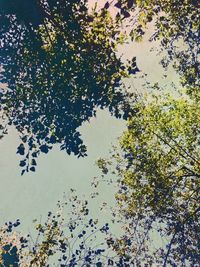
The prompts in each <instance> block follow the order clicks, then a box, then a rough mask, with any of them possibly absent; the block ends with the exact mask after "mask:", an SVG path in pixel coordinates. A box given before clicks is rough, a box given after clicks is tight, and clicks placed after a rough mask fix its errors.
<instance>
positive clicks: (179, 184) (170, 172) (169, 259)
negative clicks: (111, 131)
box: [100, 96, 200, 266]
mask: <svg viewBox="0 0 200 267" xmlns="http://www.w3.org/2000/svg"><path fill="white" fill-rule="evenodd" d="M199 104H200V102H199V101H198V102H197V100H191V99H188V98H187V97H184V96H182V97H181V98H180V99H174V98H172V97H169V96H168V97H166V98H165V99H164V100H162V101H161V99H160V98H158V97H154V98H153V100H151V101H150V100H148V101H147V102H142V101H140V102H138V105H137V108H138V113H137V116H134V117H133V118H131V119H130V120H129V121H128V129H127V131H125V132H124V134H123V136H122V137H121V139H120V150H116V151H115V153H114V155H112V158H115V161H114V162H112V161H108V162H106V161H103V162H102V160H100V167H101V168H102V169H103V170H105V169H106V170H107V172H108V170H109V168H111V170H113V168H114V169H115V173H116V174H117V175H118V193H117V194H116V200H117V203H118V211H117V212H115V214H117V213H118V214H120V215H121V220H122V221H123V223H124V225H125V227H124V228H125V234H124V236H123V237H122V238H121V239H113V248H114V249H115V250H116V251H117V252H118V253H119V255H123V256H124V257H127V259H128V260H129V261H130V262H131V263H132V264H136V266H140V265H141V264H142V263H146V264H149V265H150V266H151V265H152V264H158V266H168V265H171V266H198V262H199V259H200V254H199V242H200V235H199V232H200V223H199V222H200V220H199V219H200V209H199V200H200V184H199V177H200V158H199V152H200V146H199V141H200V140H199V124H200V121H199V107H200V106H199ZM104 173H105V172H104ZM118 220H119V219H118ZM156 239H157V241H156ZM162 239H163V240H164V241H163V240H162ZM158 240H162V241H163V242H164V243H162V244H159V245H157V246H158V247H157V248H154V247H153V244H154V243H156V242H157V243H159V241H158ZM160 242H161V241H160ZM137 264H139V265H137ZM153 266H154V265H153Z"/></svg>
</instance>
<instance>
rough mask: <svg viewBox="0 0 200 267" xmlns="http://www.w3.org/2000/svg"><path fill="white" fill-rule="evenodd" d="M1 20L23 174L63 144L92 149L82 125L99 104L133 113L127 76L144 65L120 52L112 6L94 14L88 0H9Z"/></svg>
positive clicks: (10, 117) (8, 113)
mask: <svg viewBox="0 0 200 267" xmlns="http://www.w3.org/2000/svg"><path fill="white" fill-rule="evenodd" d="M0 20H1V28H0V33H1V36H2V40H1V44H0V60H1V64H2V67H3V71H2V75H1V76H2V77H1V81H2V82H6V83H7V84H8V88H9V89H8V90H5V91H2V92H1V94H0V97H1V110H2V112H3V113H4V116H5V118H7V121H6V123H7V124H12V125H14V126H15V127H16V129H17V130H18V132H19V133H20V137H21V140H22V143H21V144H20V145H19V147H18V149H17V153H19V154H20V155H22V156H24V158H23V159H22V160H21V162H20V166H21V167H23V170H22V174H23V173H24V172H25V171H29V170H31V171H35V166H36V158H37V156H38V155H39V154H40V152H43V153H48V151H49V150H50V149H51V148H52V145H53V144H55V143H59V144H60V147H61V149H62V150H66V152H67V153H68V154H70V153H71V152H72V153H74V154H75V155H77V156H85V155H86V147H85V145H84V144H83V141H82V140H81V137H80V133H79V132H78V130H77V128H78V127H80V126H81V124H82V123H83V122H84V121H86V120H89V119H90V117H92V116H95V114H96V109H97V107H100V108H106V107H107V108H109V110H110V112H111V113H112V114H114V115H115V116H116V117H118V118H119V117H123V118H127V117H128V114H129V112H130V104H129V103H128V102H129V101H128V100H127V99H126V98H127V94H126V92H124V90H122V89H121V88H120V86H122V82H121V79H122V78H123V77H127V76H128V74H129V72H130V71H131V70H134V72H137V71H138V69H137V67H136V62H135V61H133V62H132V63H131V62H130V64H128V63H127V64H125V63H123V62H122V60H121V59H120V58H118V57H117V55H116V48H117V44H118V42H119V41H120V30H119V25H118V24H117V23H115V22H114V21H113V19H112V18H111V17H110V15H109V12H108V11H107V10H106V9H105V8H104V9H102V10H101V11H100V12H99V13H98V12H97V11H96V10H95V9H94V10H93V12H92V13H88V8H87V2H86V1H85V0H76V1H62V0H60V1H54V0H49V1H35V0H32V1H28V3H27V1H23V0H18V1H15V2H14V3H13V1H1V13H0ZM2 129H3V130H4V131H5V129H6V126H3V127H2Z"/></svg>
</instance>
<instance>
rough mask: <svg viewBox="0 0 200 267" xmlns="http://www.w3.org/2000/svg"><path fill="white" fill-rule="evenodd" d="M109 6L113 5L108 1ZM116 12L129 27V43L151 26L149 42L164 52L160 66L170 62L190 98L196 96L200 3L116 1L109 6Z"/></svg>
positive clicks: (156, 0)
mask: <svg viewBox="0 0 200 267" xmlns="http://www.w3.org/2000/svg"><path fill="white" fill-rule="evenodd" d="M111 2H113V1H111ZM112 5H114V6H115V7H116V8H117V9H118V13H117V19H118V20H119V21H125V22H126V23H127V21H128V23H127V24H128V25H130V26H131V30H130V31H129V33H130V37H131V38H132V40H135V41H140V40H142V37H143V35H144V34H145V32H146V31H147V29H148V26H149V24H150V23H151V24H153V25H154V33H153V35H152V37H151V39H150V40H153V39H159V40H160V41H161V45H162V48H161V50H163V51H164V52H166V51H167V53H168V56H164V58H163V60H162V64H163V66H164V67H166V66H167V65H168V64H169V63H170V62H172V63H173V66H174V67H175V69H176V70H177V71H178V72H179V73H180V74H181V77H182V79H181V81H182V84H183V85H184V86H186V87H187V89H188V93H189V94H190V95H194V96H195V95H196V92H197V96H198V91H199V82H200V76H199V57H198V55H199V49H200V43H199V40H200V38H199V37H200V36H199V28H200V20H199V13H200V3H199V1H196V0H189V1H188V0H181V1H176V0H169V1H164V0H155V1H154V0H153V1H149V0H137V1H134V0H119V1H114V2H113V4H112Z"/></svg>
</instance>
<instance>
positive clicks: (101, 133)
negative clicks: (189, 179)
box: [0, 30, 178, 232]
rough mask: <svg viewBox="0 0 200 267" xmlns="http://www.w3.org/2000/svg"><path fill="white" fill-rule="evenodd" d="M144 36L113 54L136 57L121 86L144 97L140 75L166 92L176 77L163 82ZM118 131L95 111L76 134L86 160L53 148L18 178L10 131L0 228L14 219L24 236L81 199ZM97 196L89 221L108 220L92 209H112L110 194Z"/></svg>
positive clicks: (116, 123)
mask: <svg viewBox="0 0 200 267" xmlns="http://www.w3.org/2000/svg"><path fill="white" fill-rule="evenodd" d="M150 35H151V30H149V32H148V34H147V35H146V36H145V38H144V40H143V41H142V42H141V43H129V44H125V45H123V46H121V47H120V48H119V53H120V55H123V58H124V59H127V58H131V57H133V56H136V58H137V64H138V67H139V69H140V70H141V72H140V73H138V75H137V76H135V77H134V78H131V79H128V80H126V81H125V83H126V85H127V86H130V90H132V91H137V92H139V93H141V92H143V93H144V92H147V91H148V89H147V88H146V87H145V86H143V84H144V79H141V78H140V76H141V74H144V73H146V74H147V77H146V78H147V79H148V80H149V81H150V82H151V83H152V84H153V83H156V82H159V83H160V84H161V85H162V86H165V87H167V88H168V89H169V90H172V87H171V83H172V82H173V83H175V84H176V85H177V86H178V76H177V74H176V73H175V72H174V71H173V70H172V69H169V70H168V72H167V78H165V77H164V74H165V72H164V71H163V69H162V68H161V66H160V65H159V60H160V57H159V56H157V51H156V48H158V45H159V43H158V42H152V43H150V42H149V41H148V38H149V36H150ZM152 49H153V50H152ZM150 51H151V52H150ZM124 130H125V122H124V121H122V120H119V119H116V118H114V117H112V116H111V115H110V114H109V112H108V111H107V110H104V111H102V110H99V111H98V112H97V117H96V118H92V119H91V120H90V121H89V122H86V123H84V124H83V125H82V126H81V128H80V131H81V133H82V137H83V140H84V143H85V144H86V145H87V149H88V157H86V158H79V159H77V158H76V157H75V156H68V155H67V154H66V153H65V152H63V151H60V149H59V147H54V148H53V150H52V151H50V152H49V153H48V154H47V155H41V156H40V157H39V158H38V166H37V169H36V172H35V173H31V174H25V175H24V176H21V175H20V171H21V170H20V167H19V166H18V164H19V160H20V157H19V156H18V155H17V154H16V148H17V146H18V144H19V138H18V135H17V132H16V131H15V129H14V128H11V129H10V130H9V134H8V135H7V136H5V137H4V138H3V140H1V142H0V151H1V154H0V170H1V171H0V183H1V186H0V225H2V224H3V223H5V222H6V221H13V220H16V219H17V218H19V219H20V220H21V222H22V226H21V229H22V231H24V232H27V231H29V230H30V228H31V227H32V220H33V219H35V218H39V217H40V216H41V215H42V216H43V217H45V216H46V214H47V212H48V211H49V210H52V209H54V208H55V206H56V203H57V201H58V200H60V199H62V196H63V193H64V192H68V191H69V190H70V188H75V189H77V190H78V193H79V194H80V195H86V196H87V195H88V193H89V191H90V190H91V186H90V185H91V180H92V178H93V177H95V176H98V175H100V171H99V170H98V167H97V166H96V165H95V161H96V160H97V159H98V158H100V157H101V158H102V157H108V155H109V150H110V149H111V148H112V144H116V143H117V138H118V137H119V136H120V135H121V134H122V132H123V131H124ZM99 190H100V192H99V198H97V199H96V200H93V201H92V202H91V203H90V206H91V209H92V212H93V214H94V216H96V217H99V218H101V219H102V218H103V220H107V219H108V220H109V218H110V215H109V213H107V214H106V213H104V214H103V215H102V214H99V212H98V209H97V206H99V205H101V203H102V202H108V203H110V204H113V203H114V194H113V193H114V188H111V187H108V186H106V185H102V187H100V188H99Z"/></svg>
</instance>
